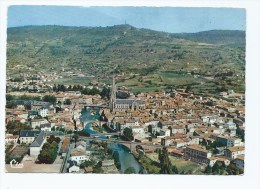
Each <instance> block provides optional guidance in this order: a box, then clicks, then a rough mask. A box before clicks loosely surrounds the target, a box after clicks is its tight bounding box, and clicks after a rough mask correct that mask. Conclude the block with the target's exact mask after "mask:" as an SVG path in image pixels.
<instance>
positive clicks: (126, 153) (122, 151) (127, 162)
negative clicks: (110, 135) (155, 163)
mask: <svg viewBox="0 0 260 189" xmlns="http://www.w3.org/2000/svg"><path fill="white" fill-rule="evenodd" d="M99 116H100V114H99V108H95V109H84V110H83V111H82V115H81V121H87V124H86V125H85V128H84V129H85V132H87V133H89V134H95V133H97V132H96V131H93V130H92V129H91V122H92V121H95V120H96V119H98V118H99ZM100 137H101V138H106V136H100ZM108 146H109V147H110V148H111V149H112V150H113V152H115V151H117V152H118V154H119V161H120V164H121V170H120V171H121V172H122V173H123V172H124V171H125V170H126V169H127V168H128V167H133V168H134V169H135V171H136V173H139V172H140V171H141V170H142V168H141V166H140V164H139V163H138V162H137V161H136V159H135V158H134V156H133V154H131V153H130V150H129V149H128V148H127V147H126V146H124V145H122V144H110V145H108Z"/></svg>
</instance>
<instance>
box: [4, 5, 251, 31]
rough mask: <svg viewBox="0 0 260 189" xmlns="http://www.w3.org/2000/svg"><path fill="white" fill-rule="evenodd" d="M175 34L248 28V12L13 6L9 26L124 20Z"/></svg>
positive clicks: (102, 23)
mask: <svg viewBox="0 0 260 189" xmlns="http://www.w3.org/2000/svg"><path fill="white" fill-rule="evenodd" d="M125 22H126V23H127V24H130V25H132V26H135V27H137V28H149V29H153V30H158V31H166V32H171V33H179V32H198V31H206V30H212V29H227V30H245V29H246V12H245V10H244V9H232V8H169V7H166V8H165V7H162V8H153V7H65V6H11V7H9V10H8V27H16V26H25V25H63V26H113V25H118V24H124V23H125Z"/></svg>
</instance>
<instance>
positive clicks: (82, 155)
mask: <svg viewBox="0 0 260 189" xmlns="http://www.w3.org/2000/svg"><path fill="white" fill-rule="evenodd" d="M70 160H71V161H76V162H77V164H81V163H83V162H84V161H86V160H87V161H88V160H89V158H88V157H87V156H86V150H83V149H81V148H74V149H72V150H71V157H70Z"/></svg>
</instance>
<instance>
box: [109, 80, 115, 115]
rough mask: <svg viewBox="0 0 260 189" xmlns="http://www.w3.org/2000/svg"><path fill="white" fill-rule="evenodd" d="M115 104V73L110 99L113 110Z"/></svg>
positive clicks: (113, 109)
mask: <svg viewBox="0 0 260 189" xmlns="http://www.w3.org/2000/svg"><path fill="white" fill-rule="evenodd" d="M115 104H116V84H115V75H113V83H112V90H111V99H110V108H111V111H112V112H114V111H115Z"/></svg>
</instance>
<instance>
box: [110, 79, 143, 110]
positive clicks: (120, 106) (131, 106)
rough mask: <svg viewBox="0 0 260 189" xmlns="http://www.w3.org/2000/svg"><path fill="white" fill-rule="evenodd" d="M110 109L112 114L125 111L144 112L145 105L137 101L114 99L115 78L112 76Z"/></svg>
mask: <svg viewBox="0 0 260 189" xmlns="http://www.w3.org/2000/svg"><path fill="white" fill-rule="evenodd" d="M110 109H111V111H112V112H115V111H126V110H144V109H145V103H144V101H142V100H139V99H116V85H115V77H114V76H113V84H112V91H111V98H110Z"/></svg>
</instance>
